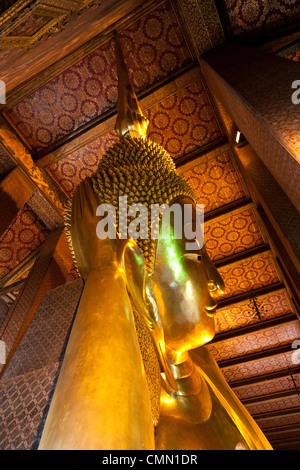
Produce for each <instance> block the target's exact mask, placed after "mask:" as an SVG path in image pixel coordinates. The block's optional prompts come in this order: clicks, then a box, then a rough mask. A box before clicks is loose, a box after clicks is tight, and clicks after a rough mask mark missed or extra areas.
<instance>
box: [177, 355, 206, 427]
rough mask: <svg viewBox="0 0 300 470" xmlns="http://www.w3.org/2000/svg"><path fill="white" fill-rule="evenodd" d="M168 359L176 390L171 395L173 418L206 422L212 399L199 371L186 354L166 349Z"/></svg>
mask: <svg viewBox="0 0 300 470" xmlns="http://www.w3.org/2000/svg"><path fill="white" fill-rule="evenodd" d="M168 357H169V361H170V367H171V370H172V372H173V375H174V378H175V380H176V384H177V388H178V391H177V392H176V393H173V394H172V395H171V396H172V399H173V400H174V401H173V406H174V413H175V416H177V417H179V418H180V417H181V418H183V419H185V420H188V421H190V422H193V423H204V422H206V421H207V420H208V419H209V417H210V415H211V410H212V399H211V394H210V390H209V388H208V386H207V384H206V381H205V379H204V378H203V377H202V375H201V371H200V369H199V368H198V367H197V366H195V364H194V362H193V361H192V359H191V357H190V355H189V354H188V353H184V354H182V353H181V354H179V353H177V352H175V351H170V350H169V349H168Z"/></svg>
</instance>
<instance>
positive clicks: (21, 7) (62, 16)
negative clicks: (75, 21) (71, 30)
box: [0, 0, 102, 49]
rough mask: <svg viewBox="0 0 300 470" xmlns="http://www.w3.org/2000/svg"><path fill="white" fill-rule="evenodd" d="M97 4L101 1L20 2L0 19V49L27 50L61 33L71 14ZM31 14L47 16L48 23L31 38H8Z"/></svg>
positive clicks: (42, 0) (22, 0) (41, 0)
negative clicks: (18, 48)
mask: <svg viewBox="0 0 300 470" xmlns="http://www.w3.org/2000/svg"><path fill="white" fill-rule="evenodd" d="M99 3H102V0H74V1H70V0H59V1H58V0H35V1H34V2H32V1H31V0H20V1H19V2H18V3H17V4H15V5H12V7H10V8H9V9H8V10H7V11H5V12H4V13H3V15H1V17H0V28H1V27H2V32H1V33H0V49H10V48H16V47H20V48H26V49H28V48H30V47H32V46H33V45H34V44H35V43H36V42H37V41H39V40H40V39H42V38H43V37H44V36H47V37H49V36H51V35H52V34H54V33H56V32H59V31H62V30H63V29H64V27H65V25H66V23H67V21H68V18H69V16H70V15H71V14H77V15H78V14H80V13H81V12H82V11H83V10H84V9H86V8H88V7H91V6H93V5H95V4H99ZM33 13H34V14H40V15H43V16H49V22H48V23H47V24H46V25H44V26H43V27H42V28H41V29H39V30H38V31H37V32H36V33H35V34H33V35H32V36H8V35H9V34H10V33H11V32H12V31H13V30H14V29H15V28H17V27H18V26H19V25H20V24H21V23H23V22H24V21H26V20H28V19H29V18H30V16H31V15H32V14H33Z"/></svg>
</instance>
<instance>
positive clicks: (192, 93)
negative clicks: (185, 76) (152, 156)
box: [145, 80, 221, 159]
mask: <svg viewBox="0 0 300 470" xmlns="http://www.w3.org/2000/svg"><path fill="white" fill-rule="evenodd" d="M145 115H146V116H147V117H148V119H149V122H150V124H149V129H148V137H149V139H150V140H153V141H154V142H156V143H158V144H160V145H161V146H162V147H163V148H164V149H165V150H166V151H167V152H169V154H170V155H171V156H172V157H173V158H175V159H176V157H179V156H181V155H186V154H187V153H189V152H191V151H193V150H195V149H197V148H199V147H202V146H203V145H205V144H208V143H209V142H211V141H213V140H215V139H217V138H218V137H221V131H220V128H219V125H218V123H217V120H216V117H215V114H214V111H213V109H212V106H211V104H210V102H209V99H208V96H207V94H206V91H205V89H204V86H203V83H202V81H201V80H198V81H196V82H195V83H192V84H191V85H189V86H188V87H186V88H183V89H182V90H180V91H178V92H177V93H175V94H174V95H172V96H170V97H168V98H166V99H164V100H162V101H161V102H160V103H158V104H156V105H155V106H153V107H152V108H150V109H149V110H148V111H147V112H145Z"/></svg>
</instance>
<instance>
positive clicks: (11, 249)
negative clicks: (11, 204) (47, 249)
mask: <svg viewBox="0 0 300 470" xmlns="http://www.w3.org/2000/svg"><path fill="white" fill-rule="evenodd" d="M49 232H50V230H49V229H47V227H46V226H45V225H44V223H43V222H42V221H41V220H39V218H38V217H37V215H36V214H35V213H34V212H33V211H32V210H31V209H30V207H29V206H28V205H27V204H25V205H24V208H23V210H22V211H21V212H20V213H19V214H18V216H17V217H16V219H15V220H14V222H13V223H12V224H11V226H10V227H9V229H8V231H7V232H6V233H5V234H4V235H3V236H2V238H1V240H0V278H2V277H3V276H5V275H6V274H7V273H8V272H9V271H10V270H11V269H12V268H13V267H14V266H16V265H17V264H18V263H19V262H20V261H22V260H23V259H24V258H26V256H28V255H29V254H30V253H32V251H34V250H35V249H36V248H38V247H39V246H40V245H41V244H42V243H43V242H44V240H45V239H46V237H47V235H48V233H49Z"/></svg>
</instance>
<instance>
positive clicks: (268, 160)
mask: <svg viewBox="0 0 300 470" xmlns="http://www.w3.org/2000/svg"><path fill="white" fill-rule="evenodd" d="M201 65H202V70H203V73H204V75H205V77H206V79H207V82H208V86H209V88H210V89H211V91H212V92H213V94H214V95H216V96H217V98H218V99H219V100H220V101H221V102H222V104H223V105H224V106H225V108H226V109H227V111H228V112H229V114H230V115H231V116H232V118H233V121H234V122H235V124H236V126H237V128H238V129H239V130H240V131H241V133H242V134H243V135H244V136H245V138H246V139H247V141H248V142H249V144H250V145H251V147H252V148H253V150H254V151H255V152H256V154H257V155H258V156H259V157H260V159H261V160H262V161H263V163H264V164H265V166H266V167H267V168H268V170H269V172H270V173H271V175H272V176H273V177H274V178H275V180H276V181H277V182H278V184H279V185H280V186H281V188H282V189H283V190H284V191H285V193H286V194H287V196H288V197H289V199H290V200H291V201H292V203H293V204H294V205H295V206H296V208H297V209H298V210H300V185H299V180H300V166H299V160H300V142H299V111H300V104H298V105H297V104H294V102H293V101H295V100H292V96H293V93H294V92H295V89H294V88H292V86H293V84H294V83H295V82H296V81H297V80H299V76H300V75H299V65H298V64H296V63H295V62H293V61H289V60H287V59H284V58H281V57H277V56H274V55H272V54H268V53H265V52H263V51H260V50H257V49H254V48H250V47H246V46H243V45H241V44H228V43H227V44H223V45H221V46H219V47H217V48H215V49H213V50H212V51H210V52H208V53H206V54H204V55H203V56H202V59H201Z"/></svg>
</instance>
